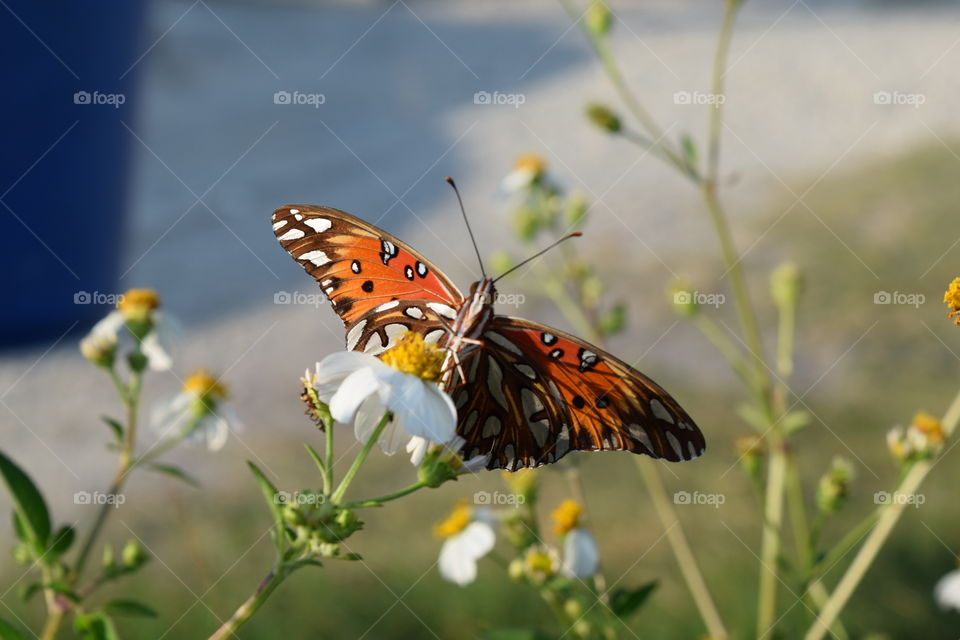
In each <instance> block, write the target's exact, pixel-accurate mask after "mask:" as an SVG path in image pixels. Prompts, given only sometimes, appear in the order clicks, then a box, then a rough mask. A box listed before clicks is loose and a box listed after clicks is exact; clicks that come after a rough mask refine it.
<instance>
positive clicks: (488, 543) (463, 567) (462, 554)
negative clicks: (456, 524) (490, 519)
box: [439, 522, 496, 587]
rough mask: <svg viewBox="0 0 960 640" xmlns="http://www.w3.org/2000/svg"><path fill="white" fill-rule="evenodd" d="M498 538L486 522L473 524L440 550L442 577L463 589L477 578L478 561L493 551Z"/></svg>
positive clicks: (448, 540) (450, 539) (449, 540)
mask: <svg viewBox="0 0 960 640" xmlns="http://www.w3.org/2000/svg"><path fill="white" fill-rule="evenodd" d="M495 542H496V536H495V535H494V533H493V527H491V526H490V525H489V524H487V523H485V522H471V523H470V524H468V525H467V527H466V528H465V529H464V530H463V531H461V532H460V533H458V534H457V535H455V536H453V537H451V538H448V539H447V540H446V542H444V543H443V547H442V548H441V549H440V561H439V565H440V575H442V576H443V577H444V578H445V579H447V580H449V581H450V582H454V583H456V584H458V585H460V586H461V587H462V586H464V585H467V584H470V583H471V582H473V581H474V579H475V578H476V577H477V560H479V559H480V558H482V557H483V556H485V555H486V554H487V553H489V552H490V551H491V550H492V549H493V545H494V543H495Z"/></svg>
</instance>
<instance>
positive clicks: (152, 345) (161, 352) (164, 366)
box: [140, 331, 173, 371]
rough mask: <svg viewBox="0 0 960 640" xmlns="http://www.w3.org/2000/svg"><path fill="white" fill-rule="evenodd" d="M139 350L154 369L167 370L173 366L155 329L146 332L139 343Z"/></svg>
mask: <svg viewBox="0 0 960 640" xmlns="http://www.w3.org/2000/svg"><path fill="white" fill-rule="evenodd" d="M140 350H141V351H143V355H145V356H147V361H148V362H149V363H150V368H151V369H153V370H154V371H168V370H169V369H170V367H171V366H173V360H171V359H170V354H169V353H168V350H167V348H166V347H165V346H164V345H163V342H162V340H161V339H160V336H159V335H158V334H157V332H156V331H151V332H150V333H148V334H147V337H146V338H144V339H143V342H141V343H140Z"/></svg>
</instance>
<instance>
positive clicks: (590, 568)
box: [560, 529, 600, 578]
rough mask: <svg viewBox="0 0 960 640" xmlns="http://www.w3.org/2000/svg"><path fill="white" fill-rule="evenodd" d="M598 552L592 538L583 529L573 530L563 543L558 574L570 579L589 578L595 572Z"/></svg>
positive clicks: (598, 559)
mask: <svg viewBox="0 0 960 640" xmlns="http://www.w3.org/2000/svg"><path fill="white" fill-rule="evenodd" d="M599 563H600V552H599V551H598V550H597V542H596V540H594V539H593V536H592V535H590V534H589V533H588V532H586V531H584V530H583V529H573V530H571V531H570V532H568V533H567V535H566V538H565V539H564V541H563V566H562V567H561V568H560V572H561V573H563V575H565V576H568V577H571V578H589V577H590V576H592V575H593V574H595V573H596V572H597V568H598V566H599Z"/></svg>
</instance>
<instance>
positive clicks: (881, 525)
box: [804, 393, 960, 640]
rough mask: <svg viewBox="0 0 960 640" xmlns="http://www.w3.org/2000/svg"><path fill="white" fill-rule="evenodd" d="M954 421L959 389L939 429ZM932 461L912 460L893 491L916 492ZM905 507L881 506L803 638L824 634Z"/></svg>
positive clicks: (959, 409) (958, 418) (959, 411)
mask: <svg viewBox="0 0 960 640" xmlns="http://www.w3.org/2000/svg"><path fill="white" fill-rule="evenodd" d="M958 422H960V393H958V394H957V395H956V397H954V399H953V402H952V403H950V407H949V408H948V409H947V412H946V413H945V414H944V416H943V421H942V424H943V430H944V433H945V435H946V436H947V437H949V436H950V435H952V434H953V432H954V431H955V430H956V427H957V423H958ZM933 465H934V461H932V460H921V461H920V462H917V463H915V464H914V465H913V466H912V467H911V468H910V470H909V471H908V472H907V474H906V475H905V476H904V477H903V480H902V481H901V482H900V484H899V486H898V487H897V489H896V493H899V494H904V495H913V494H914V493H916V491H917V489H919V488H920V485H921V484H923V481H924V480H925V479H926V477H927V474H929V473H930V470H931V469H932V468H933ZM906 507H907V505H906V503H905V502H903V501H900V502H895V503H894V504H889V505H885V506H883V507H881V509H880V512H879V517H878V519H877V525H876V526H875V527H874V528H873V529H872V530H871V531H870V533H869V534H868V535H867V539H866V540H865V541H864V543H863V546H861V547H860V550H859V551H858V552H857V555H856V556H855V557H854V559H853V562H852V563H851V564H850V566H849V567H847V570H846V572H845V573H844V574H843V577H842V578H840V582H838V583H837V587H836V588H835V589H834V590H833V593H832V594H831V595H830V598H829V600H827V603H826V604H825V605H824V607H823V609H822V610H821V611H820V615H819V616H818V617H817V619H816V621H814V623H813V626H811V627H810V630H809V631H808V632H807V635H806V636H804V638H805V640H820V639H821V638H823V636H824V635H826V633H827V632H828V631H829V629H830V626H831V625H832V624H833V621H834V620H836V619H837V617H838V616H839V615H840V612H841V611H842V610H843V608H844V607H845V606H846V604H847V602H848V601H849V600H850V597H851V596H852V595H853V592H854V591H855V590H856V588H857V586H858V585H859V584H860V581H861V580H862V579H863V577H864V575H866V573H867V570H868V569H869V568H870V566H871V565H872V564H873V561H874V559H876V557H877V554H879V553H880V549H881V548H883V545H884V543H885V542H886V540H887V537H889V535H890V533H891V532H892V531H893V528H894V527H895V526H896V524H897V522H898V521H899V520H900V516H902V515H903V512H904V510H905V509H906Z"/></svg>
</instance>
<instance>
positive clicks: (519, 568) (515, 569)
mask: <svg viewBox="0 0 960 640" xmlns="http://www.w3.org/2000/svg"><path fill="white" fill-rule="evenodd" d="M507 575H508V576H510V579H511V580H516V581H518V582H519V581H520V580H523V578H524V577H525V575H526V573H525V571H524V567H523V560H521V559H520V558H514V559H513V560H511V561H510V564H509V565H508V566H507Z"/></svg>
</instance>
